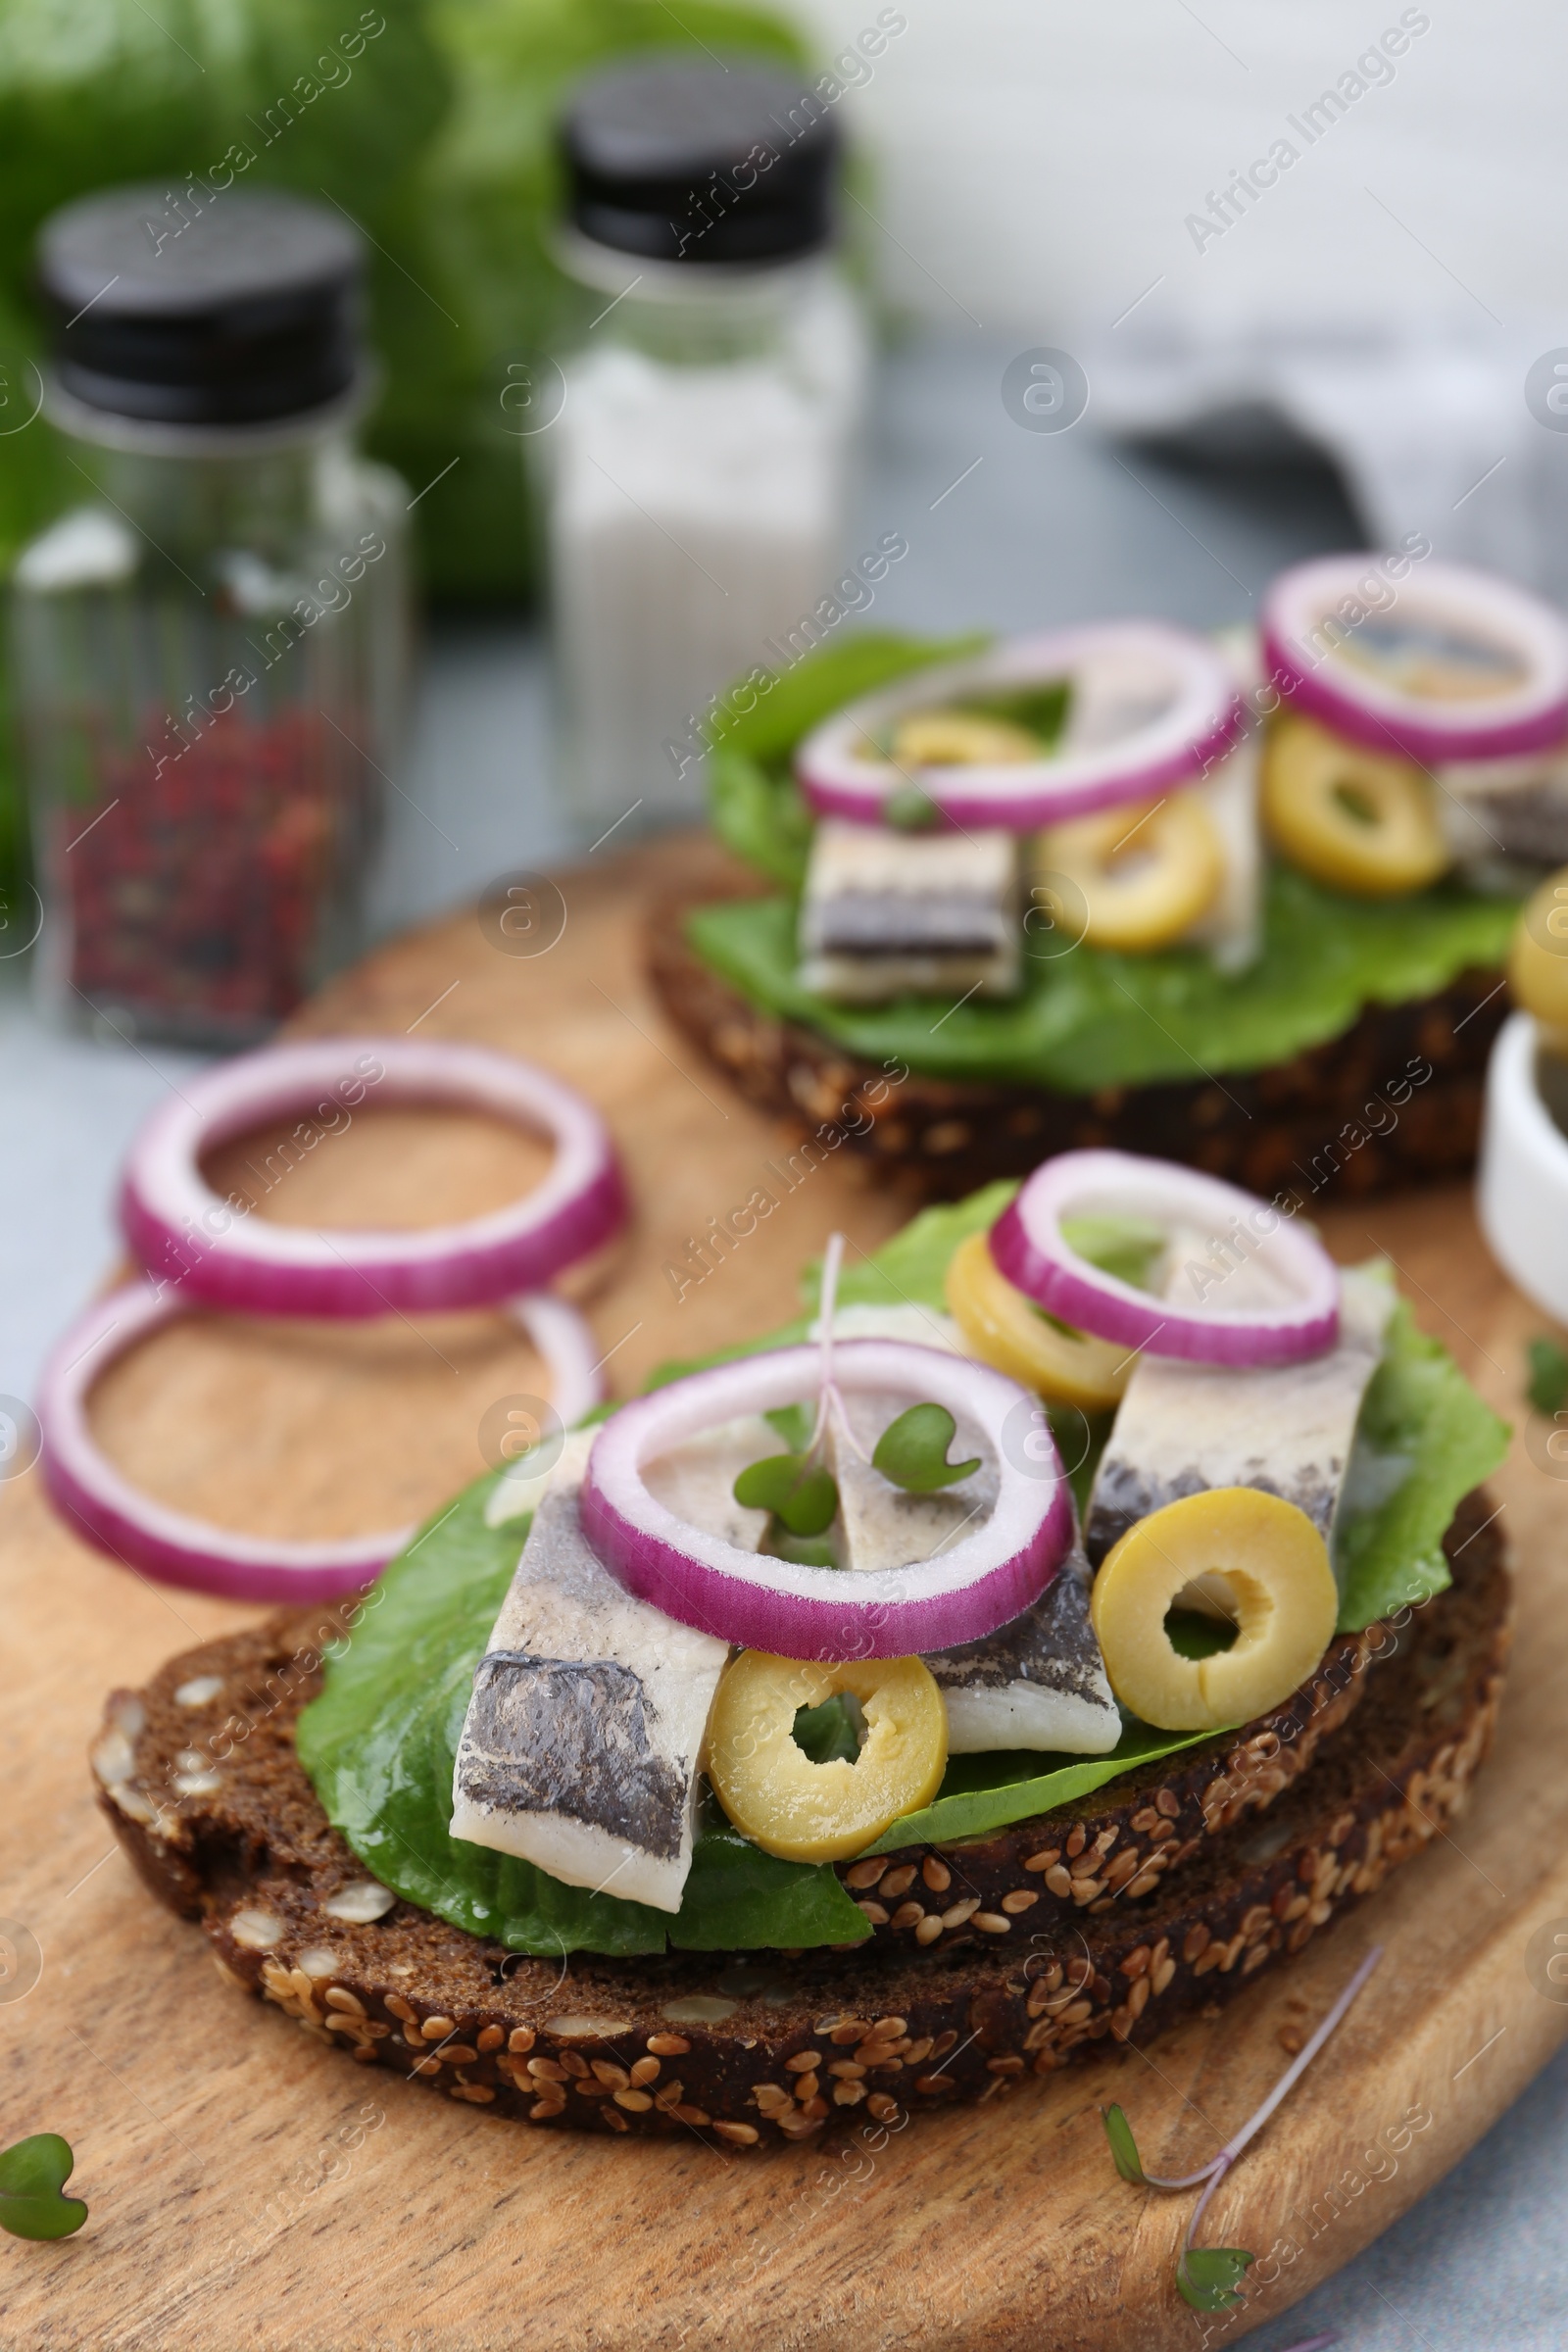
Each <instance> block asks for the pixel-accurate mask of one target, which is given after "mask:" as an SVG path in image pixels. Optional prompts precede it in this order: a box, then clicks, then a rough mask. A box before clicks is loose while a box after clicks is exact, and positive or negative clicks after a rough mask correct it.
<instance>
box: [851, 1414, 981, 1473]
mask: <svg viewBox="0 0 1568 2352" xmlns="http://www.w3.org/2000/svg"><path fill="white" fill-rule="evenodd" d="M957 1427H958V1424H957V1423H956V1421H955V1419H954V1418H953V1415H952V1414H951V1413H950V1412H949V1410H948V1408H947V1406H946V1405H945V1404H911V1405H910V1407H909V1409H908V1411H907V1413H901V1414H900V1415H899V1417H898V1419H897V1420H896V1421H890V1422H889V1423H888V1425H887V1427H886V1429H885V1430H884V1431H883V1432H882V1435H881V1436H880V1437H879V1438H878V1440H877V1442H876V1451H875V1452H874V1453H873V1454H872V1456H871V1463H872V1467H873V1468H874V1469H877V1470H880V1471H881V1473H882V1475H883V1477H884V1478H885V1479H887V1480H889V1481H890V1482H891V1484H892V1485H894V1486H895V1487H903V1489H904V1490H905V1493H906V1494H907V1495H934V1494H935V1493H936V1491H937V1489H938V1488H939V1487H956V1485H957V1483H958V1481H959V1479H960V1478H968V1477H970V1476H971V1475H972V1473H973V1472H974V1471H976V1470H978V1469H979V1467H980V1456H979V1455H978V1454H976V1455H975V1457H974V1459H973V1460H972V1461H968V1462H950V1461H949V1459H948V1447H949V1446H951V1445H952V1444H953V1441H954V1438H955V1436H956V1433H957Z"/></svg>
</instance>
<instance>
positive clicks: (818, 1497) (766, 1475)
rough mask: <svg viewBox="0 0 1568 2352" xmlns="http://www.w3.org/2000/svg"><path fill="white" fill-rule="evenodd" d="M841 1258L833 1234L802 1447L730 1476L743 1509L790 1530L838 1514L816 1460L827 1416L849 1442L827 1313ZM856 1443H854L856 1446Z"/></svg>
mask: <svg viewBox="0 0 1568 2352" xmlns="http://www.w3.org/2000/svg"><path fill="white" fill-rule="evenodd" d="M843 1262H844V1236H843V1234H842V1233H835V1234H833V1235H832V1236H831V1237H830V1238H829V1241H828V1245H827V1249H826V1250H825V1251H824V1252H823V1257H822V1284H821V1291H820V1294H819V1304H818V1309H817V1328H818V1339H819V1345H820V1348H821V1370H820V1372H819V1374H818V1379H817V1406H816V1418H815V1420H814V1421H813V1423H812V1425H811V1432H810V1435H809V1438H808V1439H807V1442H806V1444H805V1446H803V1447H800V1448H798V1449H792V1450H791V1451H789V1452H788V1453H769V1454H765V1455H764V1456H763V1458H762V1459H761V1461H760V1462H752V1463H750V1464H749V1465H748V1467H747V1468H746V1469H744V1470H743V1471H742V1472H741V1474H740V1476H739V1478H737V1479H736V1481H735V1484H734V1487H733V1488H732V1490H731V1492H732V1493H733V1495H734V1496H735V1499H736V1501H737V1502H738V1503H741V1504H743V1505H744V1506H745V1507H746V1508H747V1509H748V1510H756V1511H769V1512H771V1513H772V1515H773V1517H774V1518H775V1519H776V1520H777V1521H778V1522H779V1525H780V1526H781V1527H782V1528H783V1529H784V1530H785V1531H786V1532H787V1533H788V1534H789V1535H791V1536H794V1537H798V1538H806V1539H810V1538H812V1537H816V1536H822V1535H825V1534H826V1533H827V1530H828V1529H829V1528H830V1527H831V1526H832V1524H833V1521H834V1519H835V1518H836V1517H837V1515H838V1507H839V1490H838V1482H837V1481H836V1480H835V1478H834V1476H833V1474H832V1472H831V1471H830V1470H827V1469H824V1468H823V1466H822V1462H821V1460H820V1455H821V1451H822V1446H823V1442H824V1441H825V1439H826V1437H827V1430H828V1422H829V1420H830V1419H834V1418H836V1420H837V1423H838V1426H839V1429H840V1431H841V1432H842V1434H843V1435H844V1436H845V1437H847V1438H848V1439H849V1441H850V1443H851V1445H854V1444H855V1441H854V1438H853V1435H852V1434H851V1431H850V1426H849V1421H848V1418H847V1416H846V1414H845V1411H844V1399H843V1397H841V1396H840V1395H839V1391H838V1384H837V1382H836V1381H835V1380H834V1378H833V1316H834V1312H835V1310H836V1307H837V1304H838V1291H839V1268H840V1266H841V1265H842V1264H843ZM859 1450H860V1449H859V1447H858V1446H856V1451H857V1452H858V1451H859Z"/></svg>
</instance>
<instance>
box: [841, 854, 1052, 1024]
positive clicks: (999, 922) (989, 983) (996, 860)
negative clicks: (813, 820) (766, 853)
mask: <svg viewBox="0 0 1568 2352" xmlns="http://www.w3.org/2000/svg"><path fill="white" fill-rule="evenodd" d="M1017 901H1018V851H1017V845H1016V843H1015V842H1014V841H1013V839H1012V836H1011V835H1010V834H1007V833H1003V832H998V831H986V832H977V833H954V832H941V833H932V834H920V833H900V832H896V831H894V830H893V829H892V828H890V827H888V826H886V825H858V824H852V823H850V822H848V821H847V820H846V819H844V818H842V817H824V818H823V819H822V820H821V822H820V823H819V824H818V825H817V828H816V831H815V833H814V835H813V836H812V842H811V857H810V863H809V868H808V871H807V877H806V888H805V892H804V894H803V896H802V900H801V916H800V952H801V959H802V960H801V981H802V985H803V986H804V987H806V988H809V989H810V990H811V991H813V992H814V993H815V994H816V995H818V996H824V997H842V998H844V999H846V1000H847V1001H850V1002H854V1003H864V1004H875V1003H882V1002H884V1001H885V1000H887V999H889V998H892V997H895V996H899V995H901V994H903V993H904V992H905V991H907V990H910V989H913V990H925V991H932V990H936V991H941V990H943V989H945V988H949V987H953V988H958V989H962V988H972V989H980V990H983V991H984V992H985V993H986V994H988V995H992V996H998V995H1001V996H1006V995H1010V994H1011V993H1012V991H1013V990H1015V989H1016V987H1017V985H1018V957H1019V922H1018V904H1017Z"/></svg>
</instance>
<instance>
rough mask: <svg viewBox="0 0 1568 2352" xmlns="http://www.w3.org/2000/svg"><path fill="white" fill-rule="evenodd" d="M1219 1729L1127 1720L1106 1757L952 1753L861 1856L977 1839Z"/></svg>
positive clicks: (1216, 1736) (1026, 1751)
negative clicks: (928, 1789) (938, 1779)
mask: <svg viewBox="0 0 1568 2352" xmlns="http://www.w3.org/2000/svg"><path fill="white" fill-rule="evenodd" d="M1225 1737H1226V1734H1224V1733H1223V1732H1186V1733H1182V1732H1158V1731H1155V1730H1154V1728H1153V1726H1152V1724H1147V1723H1136V1722H1134V1721H1133V1719H1132V1718H1131V1717H1130V1716H1129V1717H1128V1718H1127V1719H1126V1721H1125V1723H1124V1725H1123V1728H1122V1735H1121V1738H1120V1739H1119V1740H1117V1742H1116V1744H1115V1746H1114V1747H1113V1748H1112V1749H1111V1750H1110V1752H1109V1753H1108V1754H1107V1755H1103V1756H1048V1755H1044V1754H1041V1753H1040V1752H1038V1751H1037V1750H1035V1749H1032V1748H1025V1747H1020V1748H997V1749H994V1750H993V1751H991V1752H990V1753H989V1754H986V1755H981V1756H955V1757H954V1758H953V1760H952V1762H951V1763H950V1764H949V1766H948V1769H947V1771H946V1773H945V1774H944V1775H943V1779H942V1786H941V1788H940V1789H938V1790H937V1793H936V1795H935V1796H934V1797H933V1798H932V1800H931V1802H930V1803H929V1804H928V1805H927V1806H926V1807H925V1808H924V1809H923V1811H921V1812H919V1813H907V1814H906V1815H905V1816H904V1818H903V1820H902V1821H896V1822H895V1823H894V1824H893V1827H892V1828H891V1829H890V1830H886V1831H884V1832H883V1834H882V1836H881V1837H880V1838H878V1839H877V1841H876V1843H875V1844H874V1845H868V1846H867V1847H866V1849H865V1850H866V1852H867V1853H868V1854H892V1853H897V1851H898V1850H899V1848H900V1847H901V1846H905V1845H935V1844H940V1843H943V1842H945V1841H951V1840H952V1839H954V1838H981V1837H984V1836H985V1835H986V1834H987V1832H989V1831H991V1830H1005V1829H1006V1828H1007V1826H1008V1825H1009V1823H1011V1822H1015V1821H1032V1820H1033V1819H1034V1817H1035V1815H1036V1814H1037V1813H1050V1812H1054V1810H1055V1808H1056V1807H1057V1806H1058V1805H1070V1804H1074V1803H1076V1801H1077V1799H1078V1798H1079V1797H1081V1796H1088V1795H1089V1794H1090V1792H1091V1790H1093V1789H1103V1787H1104V1785H1105V1783H1106V1782H1107V1781H1113V1780H1115V1779H1116V1778H1117V1777H1118V1775H1119V1774H1121V1773H1124V1772H1133V1771H1136V1769H1137V1768H1138V1767H1139V1766H1140V1765H1143V1764H1155V1763H1158V1761H1159V1759H1160V1758H1161V1757H1162V1756H1174V1755H1178V1754H1179V1753H1180V1752H1181V1750H1182V1749H1183V1748H1184V1747H1198V1746H1200V1745H1201V1743H1202V1741H1203V1740H1223V1739H1224V1738H1225Z"/></svg>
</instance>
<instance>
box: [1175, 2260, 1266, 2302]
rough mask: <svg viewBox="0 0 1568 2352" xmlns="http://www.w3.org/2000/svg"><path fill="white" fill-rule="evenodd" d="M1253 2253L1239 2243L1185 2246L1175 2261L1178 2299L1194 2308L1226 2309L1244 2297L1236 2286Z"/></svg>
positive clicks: (1244, 2275) (1245, 2270) (1238, 2284)
mask: <svg viewBox="0 0 1568 2352" xmlns="http://www.w3.org/2000/svg"><path fill="white" fill-rule="evenodd" d="M1256 2260H1257V2256H1256V2255H1255V2254H1249V2253H1247V2252H1246V2251H1245V2250H1244V2249H1243V2248H1242V2247H1241V2246H1189V2247H1188V2249H1187V2251H1186V2253H1185V2254H1184V2255H1183V2256H1182V2258H1181V2260H1180V2262H1178V2264H1177V2265H1176V2284H1177V2286H1178V2287H1179V2289H1180V2290H1181V2296H1182V2300H1183V2302H1185V2303H1190V2304H1191V2305H1192V2307H1193V2309H1194V2310H1195V2311H1229V2310H1230V2309H1231V2307H1232V2305H1233V2304H1237V2303H1240V2302H1242V2301H1244V2300H1245V2298H1244V2297H1243V2296H1242V2295H1240V2294H1238V2292H1237V2288H1238V2287H1239V2286H1240V2285H1241V2282H1242V2280H1243V2278H1245V2277H1246V2276H1247V2266H1248V2264H1249V2263H1250V2262H1255V2261H1256Z"/></svg>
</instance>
